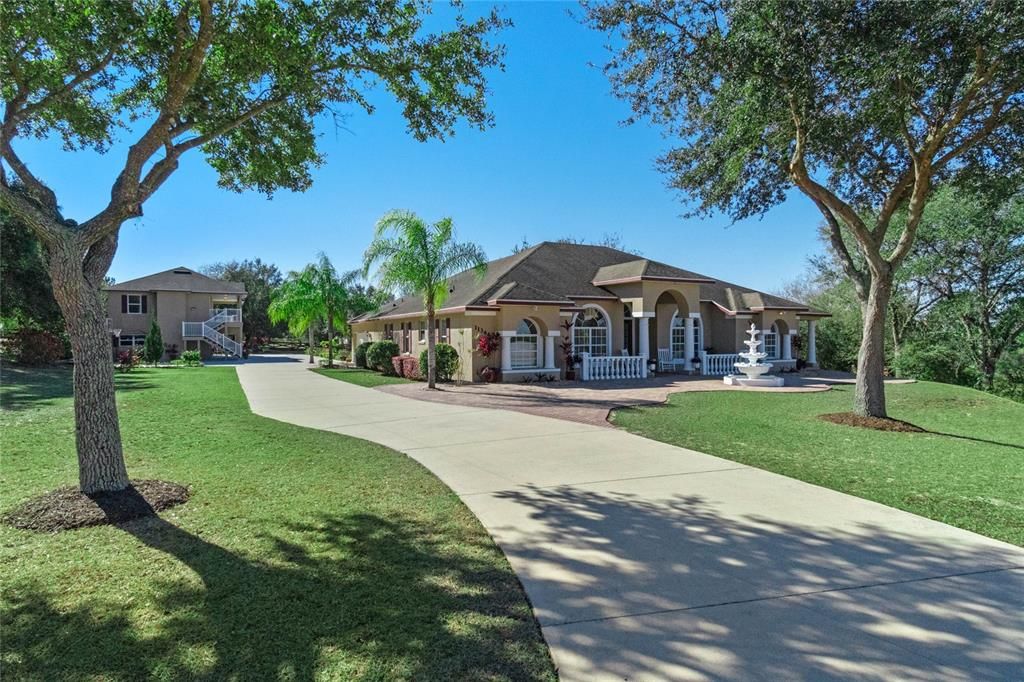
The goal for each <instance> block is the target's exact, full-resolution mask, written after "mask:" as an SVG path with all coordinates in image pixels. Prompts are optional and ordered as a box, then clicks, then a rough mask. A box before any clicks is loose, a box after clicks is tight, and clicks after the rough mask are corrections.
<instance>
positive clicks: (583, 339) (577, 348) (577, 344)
mask: <svg viewBox="0 0 1024 682" xmlns="http://www.w3.org/2000/svg"><path fill="white" fill-rule="evenodd" d="M609 334H610V332H609V329H608V318H607V316H605V314H604V312H602V311H601V309H600V308H596V307H593V306H588V307H587V308H585V309H584V310H583V312H579V313H576V317H575V318H574V319H573V327H572V345H573V352H575V353H590V355H591V356H592V357H598V356H602V357H603V356H605V355H608V337H609Z"/></svg>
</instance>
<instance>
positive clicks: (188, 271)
mask: <svg viewBox="0 0 1024 682" xmlns="http://www.w3.org/2000/svg"><path fill="white" fill-rule="evenodd" d="M174 274H175V275H191V274H192V271H191V270H175V271H174Z"/></svg>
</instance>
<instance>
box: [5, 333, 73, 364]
mask: <svg viewBox="0 0 1024 682" xmlns="http://www.w3.org/2000/svg"><path fill="white" fill-rule="evenodd" d="M4 352H6V353H10V354H11V355H12V356H13V357H14V359H15V360H16V361H17V362H23V363H25V364H26V365H46V364H49V363H51V362H57V361H58V360H60V359H62V358H63V357H65V355H66V353H65V349H64V342H63V341H62V340H61V338H60V337H59V336H57V335H56V334H54V333H52V332H48V331H45V330H42V329H32V328H30V327H23V328H21V329H19V330H17V331H15V332H11V333H10V334H8V335H7V338H6V339H5V340H4Z"/></svg>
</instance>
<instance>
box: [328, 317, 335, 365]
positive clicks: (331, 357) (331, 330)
mask: <svg viewBox="0 0 1024 682" xmlns="http://www.w3.org/2000/svg"><path fill="white" fill-rule="evenodd" d="M327 366H328V367H334V308H332V307H328V308H327Z"/></svg>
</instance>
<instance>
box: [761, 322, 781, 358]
mask: <svg viewBox="0 0 1024 682" xmlns="http://www.w3.org/2000/svg"><path fill="white" fill-rule="evenodd" d="M764 352H765V353H767V354H768V359H769V360H778V359H779V328H778V326H776V325H774V324H773V325H772V328H771V329H770V330H768V331H766V332H765V333H764Z"/></svg>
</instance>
